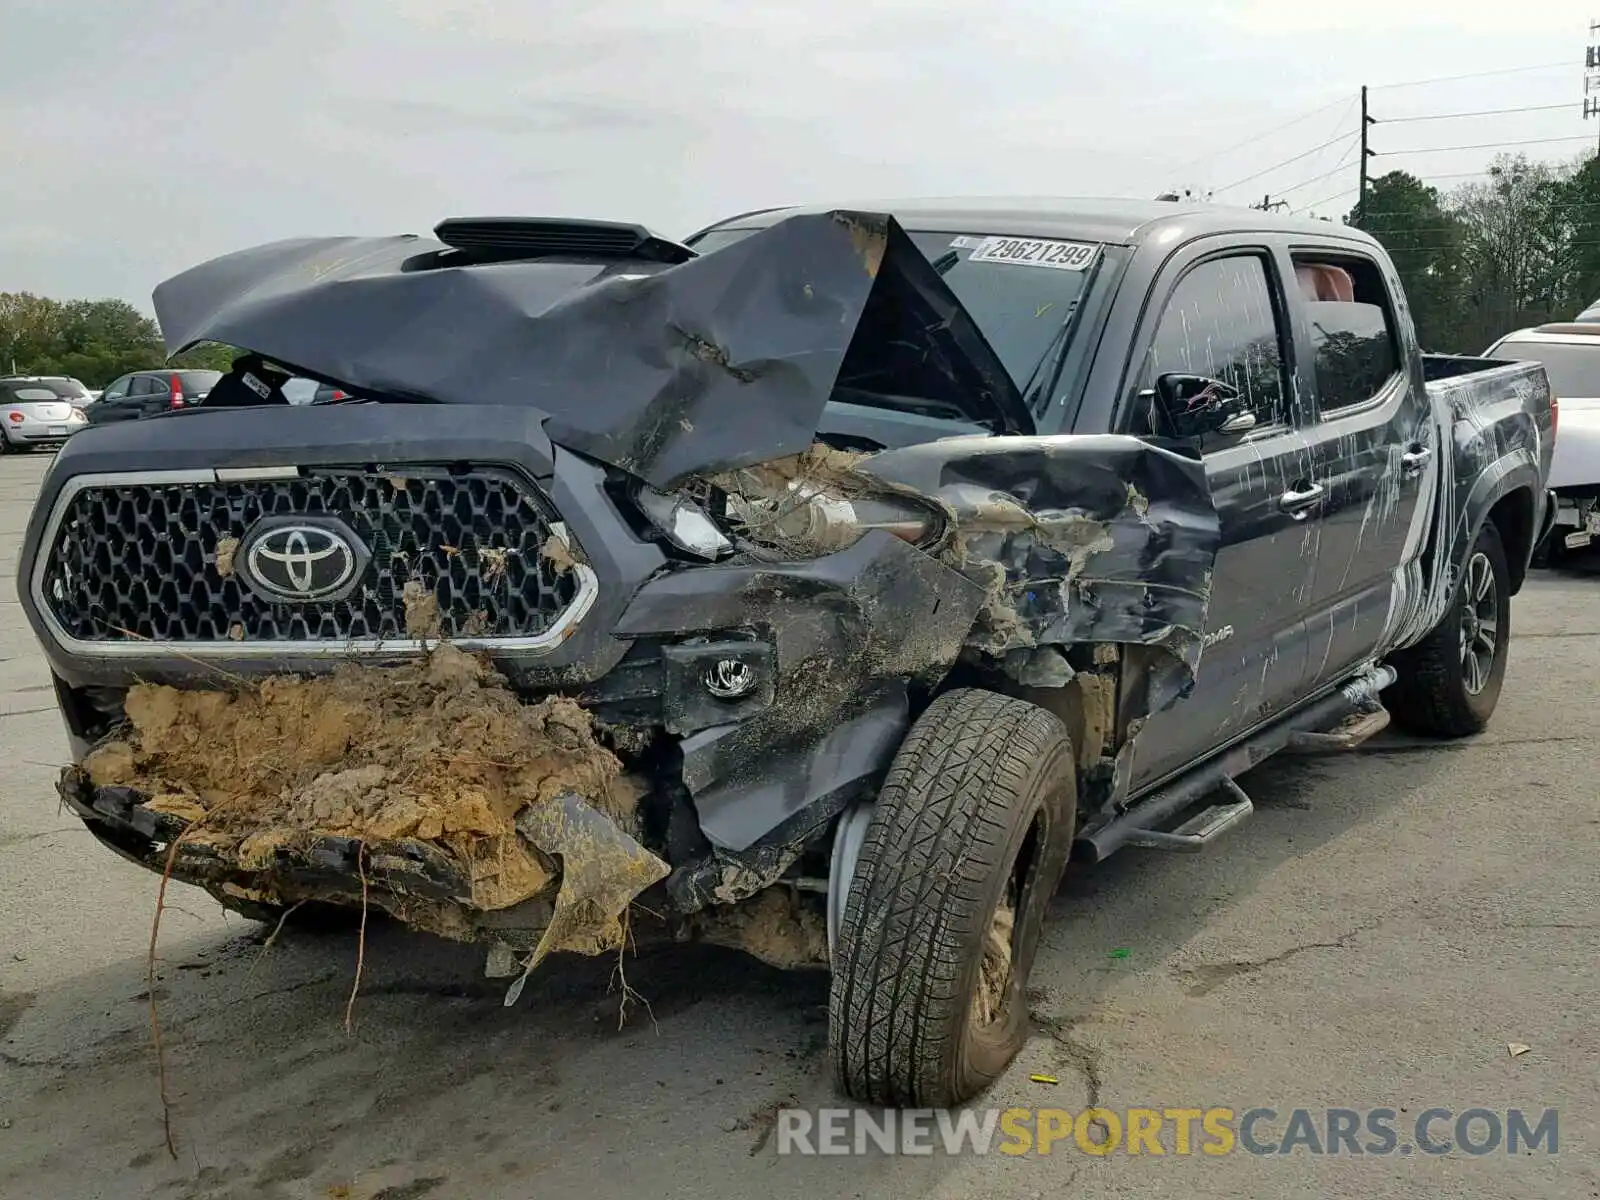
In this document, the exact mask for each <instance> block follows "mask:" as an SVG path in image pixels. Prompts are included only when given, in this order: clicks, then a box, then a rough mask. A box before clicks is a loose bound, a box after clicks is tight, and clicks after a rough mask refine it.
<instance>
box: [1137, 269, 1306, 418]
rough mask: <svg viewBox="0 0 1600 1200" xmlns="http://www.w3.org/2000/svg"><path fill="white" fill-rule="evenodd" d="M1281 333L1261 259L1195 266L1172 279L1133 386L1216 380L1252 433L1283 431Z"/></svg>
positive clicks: (1285, 413) (1285, 412)
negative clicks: (1172, 379)
mask: <svg viewBox="0 0 1600 1200" xmlns="http://www.w3.org/2000/svg"><path fill="white" fill-rule="evenodd" d="M1283 334H1284V327H1283V319H1282V316H1281V314H1280V312H1279V309H1278V304H1277V302H1276V300H1275V298H1274V296H1273V291H1272V285H1271V283H1270V281H1269V279H1268V275H1267V263H1266V260H1265V259H1264V258H1262V257H1260V256H1259V255H1255V254H1240V255H1233V256H1231V257H1228V258H1215V259H1210V260H1208V261H1206V262H1202V263H1200V264H1199V265H1198V266H1196V267H1194V268H1192V269H1191V270H1190V271H1189V272H1188V273H1187V274H1186V275H1184V277H1183V278H1182V279H1181V280H1179V282H1178V286H1177V287H1176V288H1175V289H1174V290H1173V293H1172V296H1171V298H1170V299H1168V301H1167V304H1166V308H1165V309H1163V310H1162V313H1161V322H1160V324H1159V325H1158V326H1157V329H1156V336H1155V342H1154V343H1153V344H1152V345H1151V347H1150V356H1149V359H1148V360H1147V362H1146V365H1145V370H1144V373H1143V378H1142V379H1141V381H1140V388H1141V390H1146V389H1150V388H1153V387H1154V386H1155V381H1156V380H1157V379H1158V378H1160V377H1161V376H1162V375H1167V374H1183V375H1203V376H1206V377H1207V378H1210V379H1220V380H1221V381H1222V382H1224V383H1227V384H1231V385H1232V386H1233V387H1235V388H1237V389H1238V391H1239V395H1240V397H1241V400H1242V402H1243V405H1244V409H1245V411H1247V412H1249V413H1250V414H1251V415H1252V416H1254V417H1255V419H1256V425H1255V427H1256V428H1257V429H1264V428H1270V427H1272V426H1275V425H1286V424H1288V421H1289V401H1288V396H1289V387H1288V378H1287V373H1286V371H1285V370H1284V352H1283V344H1284V337H1283ZM1234 440H1235V441H1236V440H1237V439H1234Z"/></svg>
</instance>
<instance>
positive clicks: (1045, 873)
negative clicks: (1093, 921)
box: [829, 690, 1077, 1108]
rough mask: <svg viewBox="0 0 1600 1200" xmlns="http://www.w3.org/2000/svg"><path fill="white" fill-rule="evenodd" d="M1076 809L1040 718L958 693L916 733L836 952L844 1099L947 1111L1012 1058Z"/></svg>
mask: <svg viewBox="0 0 1600 1200" xmlns="http://www.w3.org/2000/svg"><path fill="white" fill-rule="evenodd" d="M1076 810H1077V782H1076V773H1075V770H1074V764H1073V755H1072V744H1071V740H1070V739H1069V737H1068V735H1067V731H1066V729H1065V727H1064V726H1063V725H1062V724H1061V722H1060V721H1059V720H1058V719H1057V718H1056V717H1054V716H1053V715H1051V714H1050V713H1048V712H1046V711H1045V710H1044V709H1042V708H1039V707H1038V706H1036V705H1033V704H1028V703H1026V702H1024V701H1021V700H1014V699H1011V698H1010V697H1007V696H1002V695H999V694H997V693H994V692H986V691H978V690H960V691H953V692H949V693H946V694H945V695H943V696H941V697H939V698H938V699H937V700H935V701H934V702H933V704H932V705H930V706H929V708H928V710H927V711H926V712H925V713H923V715H922V716H921V718H920V719H918V721H917V722H916V724H915V725H913V726H912V729H911V732H910V733H909V734H908V735H907V737H906V740H905V742H904V743H903V744H902V745H901V747H900V750H899V753H898V754H897V755H896V756H895V760H894V763H893V764H892V765H891V767H890V768H889V773H888V776H887V778H886V779H885V780H884V784H883V788H882V790H881V791H880V792H879V794H878V801H877V804H876V806H875V807H874V809H873V814H872V819H871V822H870V824H869V826H868V828H867V833H866V838H865V841H864V843H863V845H862V847H861V854H860V858H859V860H858V863H857V866H856V870H855V875H854V878H853V879H852V880H851V883H850V891H849V899H848V902H847V903H846V905H845V911H844V917H843V921H842V926H841V931H840V937H839V945H838V947H837V951H836V953H835V955H834V964H833V966H834V971H833V981H832V989H831V995H830V997H829V1000H830V1003H829V1033H830V1041H831V1043H832V1054H833V1066H834V1078H835V1081H836V1083H837V1085H838V1086H839V1088H840V1090H841V1091H843V1092H844V1093H845V1094H846V1095H848V1096H849V1097H851V1098H852V1099H854V1100H857V1101H859V1102H861V1103H863V1104H873V1105H891V1106H905V1107H933V1108H947V1107H951V1106H953V1105H956V1104H960V1103H962V1102H963V1101H966V1100H968V1099H971V1098H972V1097H973V1096H975V1095H977V1094H978V1093H980V1092H981V1091H983V1090H984V1089H985V1088H987V1087H988V1086H989V1085H990V1084H991V1083H993V1082H994V1081H995V1079H997V1078H998V1077H999V1076H1000V1074H1001V1072H1003V1071H1004V1070H1005V1068H1006V1067H1007V1066H1008V1065H1009V1064H1010V1062H1011V1060H1012V1059H1013V1058H1015V1057H1016V1054H1017V1052H1018V1051H1019V1050H1020V1049H1021V1048H1022V1045H1023V1043H1024V1042H1025V1041H1026V1039H1027V1026H1028V1009H1027V1000H1026V995H1025V990H1026V986H1027V980H1028V973H1029V971H1030V970H1031V969H1032V966H1033V958H1034V954H1035V952H1036V951H1037V949H1038V945H1039V936H1040V931H1041V929H1042V927H1043V923H1044V916H1045V910H1046V908H1047V907H1048V905H1049V902H1050V898H1051V896H1052V895H1053V894H1054V892H1055V889H1056V884H1057V883H1058V882H1059V881H1060V878H1061V872H1062V870H1063V868H1064V867H1065V865H1066V861H1067V855H1068V852H1069V851H1070V849H1071V844H1072V833H1073V822H1074V819H1075V817H1076Z"/></svg>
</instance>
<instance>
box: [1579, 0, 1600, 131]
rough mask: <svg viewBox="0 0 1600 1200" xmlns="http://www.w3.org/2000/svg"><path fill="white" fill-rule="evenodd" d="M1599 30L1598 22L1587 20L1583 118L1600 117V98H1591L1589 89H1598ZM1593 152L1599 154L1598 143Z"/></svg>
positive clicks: (1599, 79) (1599, 78)
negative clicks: (1587, 40) (1587, 37)
mask: <svg viewBox="0 0 1600 1200" xmlns="http://www.w3.org/2000/svg"><path fill="white" fill-rule="evenodd" d="M1597 32H1600V22H1596V21H1590V22H1589V47H1588V50H1587V51H1586V52H1585V54H1584V56H1583V119H1584V120H1585V121H1587V120H1588V119H1589V118H1590V117H1600V98H1597V99H1591V98H1590V96H1589V93H1590V92H1591V91H1600V41H1597V39H1596V38H1595V34H1596V33H1597ZM1595 152H1596V153H1597V154H1600V143H1597V144H1596V148H1595Z"/></svg>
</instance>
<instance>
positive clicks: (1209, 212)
mask: <svg viewBox="0 0 1600 1200" xmlns="http://www.w3.org/2000/svg"><path fill="white" fill-rule="evenodd" d="M833 209H851V210H855V211H861V212H882V213H888V214H889V215H891V216H893V217H894V219H895V220H896V221H898V222H899V223H900V224H901V225H902V226H904V227H905V228H906V229H907V230H910V231H913V232H918V231H929V232H934V231H946V230H948V231H952V232H961V231H974V232H976V231H982V232H984V233H994V234H1011V235H1015V236H1019V237H1021V236H1033V237H1072V238H1084V239H1088V240H1091V241H1096V242H1104V243H1110V244H1113V245H1123V246H1136V245H1139V244H1141V243H1143V242H1145V241H1148V240H1150V239H1152V238H1155V237H1157V236H1160V235H1165V240H1168V241H1172V242H1182V241H1188V240H1189V239H1190V238H1194V237H1203V236H1205V235H1207V234H1214V233H1215V234H1222V233H1227V234H1239V233H1252V232H1263V233H1277V234H1283V233H1291V234H1292V233H1300V234H1305V235H1307V236H1309V237H1315V238H1317V239H1319V240H1322V239H1327V238H1337V239H1339V240H1341V241H1359V242H1362V243H1365V244H1367V245H1370V246H1377V242H1376V241H1374V239H1373V238H1371V237H1370V236H1369V235H1367V234H1365V233H1362V232H1361V231H1360V230H1357V229H1352V228H1351V227H1349V226H1347V225H1339V224H1335V223H1333V222H1330V221H1318V220H1312V219H1310V218H1306V217H1286V216H1280V215H1278V214H1276V213H1269V212H1262V211H1260V210H1259V209H1254V208H1234V207H1231V206H1228V205H1221V204H1204V203H1199V202H1196V201H1170V200H1117V199H1092V198H1073V197H1057V196H1016V197H995V196H979V197H937V198H927V199H900V200H861V201H853V202H850V203H838V204H826V205H807V206H795V207H787V208H769V209H762V210H758V211H755V212H748V213H742V214H740V215H739V216H735V217H728V218H726V219H725V220H722V221H718V222H717V223H716V224H714V225H710V226H707V227H706V228H705V229H702V230H699V231H698V232H696V233H695V234H693V235H692V236H691V237H689V238H687V239H686V242H687V244H689V245H691V246H692V245H693V244H694V243H695V242H697V241H699V240H700V239H701V238H703V237H705V236H706V235H707V234H710V233H713V232H718V231H723V230H734V229H765V228H766V227H767V226H769V225H773V224H775V223H777V222H778V221H781V220H783V219H784V218H786V217H792V216H795V215H797V214H799V213H820V212H828V211H831V210H833Z"/></svg>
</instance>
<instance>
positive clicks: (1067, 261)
mask: <svg viewBox="0 0 1600 1200" xmlns="http://www.w3.org/2000/svg"><path fill="white" fill-rule="evenodd" d="M1099 251H1100V247H1099V246H1093V245H1089V244H1087V243H1084V242H1057V241H1051V240H1049V239H1047V238H1014V237H991V238H984V239H983V242H982V244H981V245H979V247H978V248H977V249H976V250H974V251H973V252H972V254H971V255H970V256H969V257H968V258H967V261H968V262H995V263H1015V264H1017V265H1018V266H1024V267H1050V268H1052V269H1054V270H1057V271H1082V270H1085V269H1087V267H1088V266H1089V264H1090V263H1092V262H1093V261H1094V258H1095V255H1096V254H1098V253H1099Z"/></svg>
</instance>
